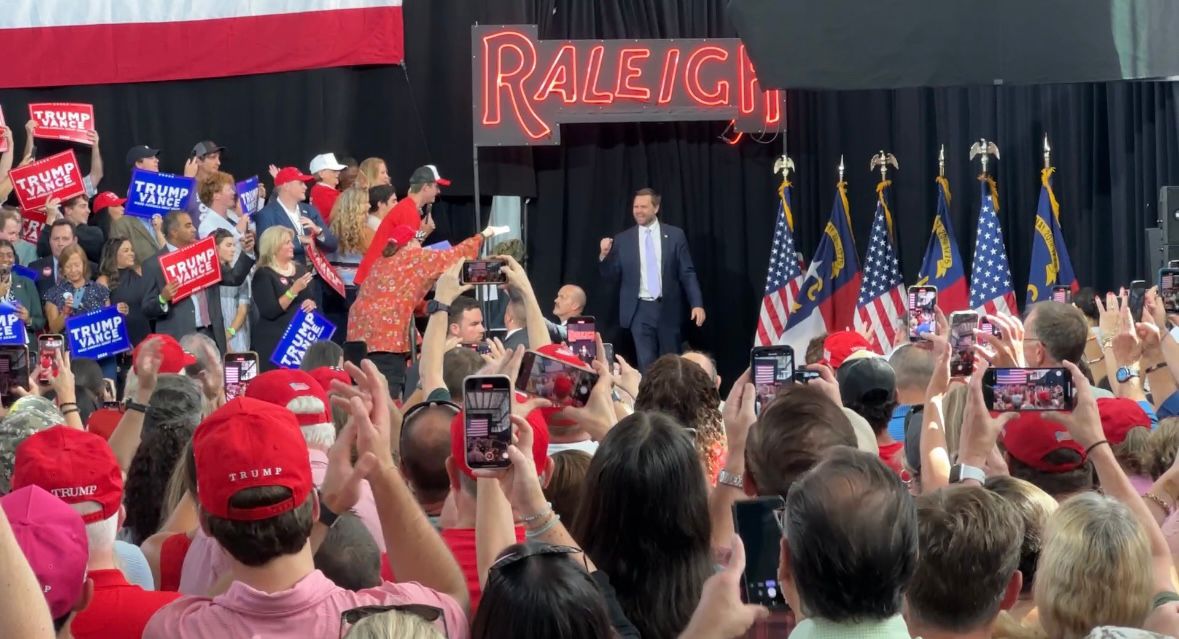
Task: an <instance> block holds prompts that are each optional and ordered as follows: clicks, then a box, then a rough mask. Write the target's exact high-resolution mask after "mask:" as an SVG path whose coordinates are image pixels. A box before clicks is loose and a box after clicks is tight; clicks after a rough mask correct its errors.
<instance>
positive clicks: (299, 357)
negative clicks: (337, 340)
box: [270, 309, 336, 368]
mask: <svg viewBox="0 0 1179 639" xmlns="http://www.w3.org/2000/svg"><path fill="white" fill-rule="evenodd" d="M335 332H336V325H335V324H332V323H331V322H329V321H328V319H327V318H326V317H324V316H323V315H320V314H319V313H318V312H316V311H311V312H310V313H308V312H307V311H305V310H303V309H299V311H298V312H297V313H295V316H294V317H292V318H291V323H290V324H289V325H288V326H287V330H286V331H285V332H284V333H283V334H282V339H280V340H279V341H278V346H276V347H275V348H274V353H273V354H272V355H271V356H270V362H271V363H272V364H274V365H275V366H280V367H282V368H299V364H302V363H303V356H304V355H306V354H307V349H308V348H310V347H311V345H312V344H314V343H316V342H319V341H322V340H326V339H331V338H332V334H333V333H335Z"/></svg>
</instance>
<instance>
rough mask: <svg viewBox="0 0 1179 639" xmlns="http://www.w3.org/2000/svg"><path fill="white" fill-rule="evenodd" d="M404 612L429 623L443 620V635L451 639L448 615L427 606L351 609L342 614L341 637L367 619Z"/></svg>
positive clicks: (438, 609)
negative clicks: (348, 629) (447, 621)
mask: <svg viewBox="0 0 1179 639" xmlns="http://www.w3.org/2000/svg"><path fill="white" fill-rule="evenodd" d="M391 611H394V612H404V613H406V614H410V615H413V616H415V617H418V618H419V619H421V620H423V621H426V622H428V623H434V622H435V621H438V619H440V618H441V619H442V629H443V633H444V634H445V635H446V636H447V637H450V628H448V627H447V626H446V615H444V614H442V609H441V608H436V607H434V606H427V605H425V604H393V605H389V606H360V607H359V608H350V609H348V610H345V611H344V612H341V613H340V637H341V639H343V637H344V631H345V630H346V629H347V628H349V627H351V626H353V625H355V624H357V623H359V622H360V620H361V619H366V618H368V617H371V616H373V615H379V614H384V613H386V612H391Z"/></svg>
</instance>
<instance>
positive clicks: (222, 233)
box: [212, 229, 233, 246]
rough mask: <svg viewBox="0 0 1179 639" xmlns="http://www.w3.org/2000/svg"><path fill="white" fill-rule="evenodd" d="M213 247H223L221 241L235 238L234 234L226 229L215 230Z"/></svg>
mask: <svg viewBox="0 0 1179 639" xmlns="http://www.w3.org/2000/svg"><path fill="white" fill-rule="evenodd" d="M212 235H213V246H221V241H222V240H224V239H225V238H228V237H233V233H230V232H229V231H227V230H225V229H213V233H212Z"/></svg>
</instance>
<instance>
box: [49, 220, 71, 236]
mask: <svg viewBox="0 0 1179 639" xmlns="http://www.w3.org/2000/svg"><path fill="white" fill-rule="evenodd" d="M59 226H68V227H70V235H75V234H76V233H77V232H76V231H75V230H74V223H73V222H71V221H69V220H67V219H65V218H63V217H61V218H57V219H56V220H54V221H53V224H50V225H49V235H51V236H52V235H53V229H55V228H57V227H59Z"/></svg>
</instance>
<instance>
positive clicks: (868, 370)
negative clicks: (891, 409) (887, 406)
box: [836, 357, 897, 405]
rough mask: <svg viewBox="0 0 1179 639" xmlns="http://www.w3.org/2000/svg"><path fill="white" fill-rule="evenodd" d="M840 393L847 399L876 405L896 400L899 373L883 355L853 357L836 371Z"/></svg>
mask: <svg viewBox="0 0 1179 639" xmlns="http://www.w3.org/2000/svg"><path fill="white" fill-rule="evenodd" d="M836 378H837V379H838V380H839V394H840V395H841V396H842V397H843V399H844V400H845V401H853V402H856V403H860V404H867V405H874V404H883V403H885V402H888V401H891V400H895V399H896V397H897V375H896V372H895V371H893V369H892V365H891V364H889V363H888V360H885V359H884V358H883V357H861V358H859V359H853V360H850V361H848V362H846V363H844V365H843V366H840V367H839V371H837V372H836Z"/></svg>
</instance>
